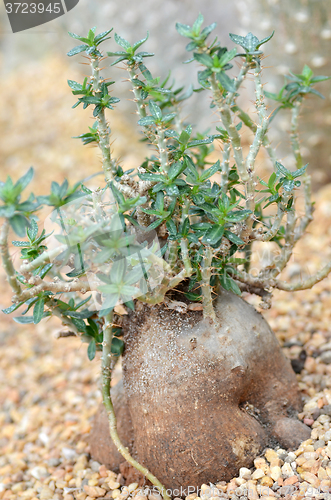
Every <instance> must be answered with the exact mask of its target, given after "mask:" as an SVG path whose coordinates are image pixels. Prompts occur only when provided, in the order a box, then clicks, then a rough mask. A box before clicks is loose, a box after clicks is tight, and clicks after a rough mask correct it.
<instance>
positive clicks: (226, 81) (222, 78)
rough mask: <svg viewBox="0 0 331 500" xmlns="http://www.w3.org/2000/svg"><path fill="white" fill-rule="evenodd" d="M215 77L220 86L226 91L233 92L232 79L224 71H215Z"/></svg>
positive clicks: (234, 88)
mask: <svg viewBox="0 0 331 500" xmlns="http://www.w3.org/2000/svg"><path fill="white" fill-rule="evenodd" d="M216 78H217V80H218V81H219V83H220V84H221V85H222V87H223V88H224V89H225V90H227V91H228V92H235V91H236V86H235V83H234V81H233V80H232V79H231V78H230V77H229V76H228V75H227V74H226V73H224V71H221V72H220V73H217V75H216Z"/></svg>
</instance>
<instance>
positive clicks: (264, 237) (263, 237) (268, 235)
mask: <svg viewBox="0 0 331 500" xmlns="http://www.w3.org/2000/svg"><path fill="white" fill-rule="evenodd" d="M290 196H291V192H289V191H285V192H284V193H283V196H282V199H281V201H280V202H279V203H278V209H277V215H276V217H275V220H274V222H273V224H272V226H271V227H270V229H268V231H266V232H265V233H263V234H258V233H257V234H256V239H257V240H258V241H270V240H271V239H272V238H273V237H274V236H276V234H277V232H278V230H279V228H280V225H281V223H282V220H283V217H284V213H285V210H286V207H287V204H288V202H289V199H290Z"/></svg>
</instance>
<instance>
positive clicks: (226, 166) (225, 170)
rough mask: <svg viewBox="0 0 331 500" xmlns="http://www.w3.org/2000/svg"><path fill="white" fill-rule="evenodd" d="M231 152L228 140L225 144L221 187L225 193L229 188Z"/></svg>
mask: <svg viewBox="0 0 331 500" xmlns="http://www.w3.org/2000/svg"><path fill="white" fill-rule="evenodd" d="M230 153H231V150H230V143H229V142H226V143H225V144H224V150H223V161H222V165H221V188H222V192H223V193H226V192H227V190H228V182H229V167H230Z"/></svg>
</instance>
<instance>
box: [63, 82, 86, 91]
mask: <svg viewBox="0 0 331 500" xmlns="http://www.w3.org/2000/svg"><path fill="white" fill-rule="evenodd" d="M67 82H68V85H69V87H70V88H71V89H72V90H82V88H83V85H82V84H81V83H78V82H75V81H74V80H67Z"/></svg>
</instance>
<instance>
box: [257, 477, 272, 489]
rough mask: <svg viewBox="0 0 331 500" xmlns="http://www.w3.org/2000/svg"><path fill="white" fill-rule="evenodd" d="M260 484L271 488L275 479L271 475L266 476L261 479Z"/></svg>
mask: <svg viewBox="0 0 331 500" xmlns="http://www.w3.org/2000/svg"><path fill="white" fill-rule="evenodd" d="M260 484H261V485H262V486H268V487H269V488H271V486H272V485H273V484H274V482H273V480H272V479H271V477H269V476H264V477H262V478H261V481H260Z"/></svg>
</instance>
